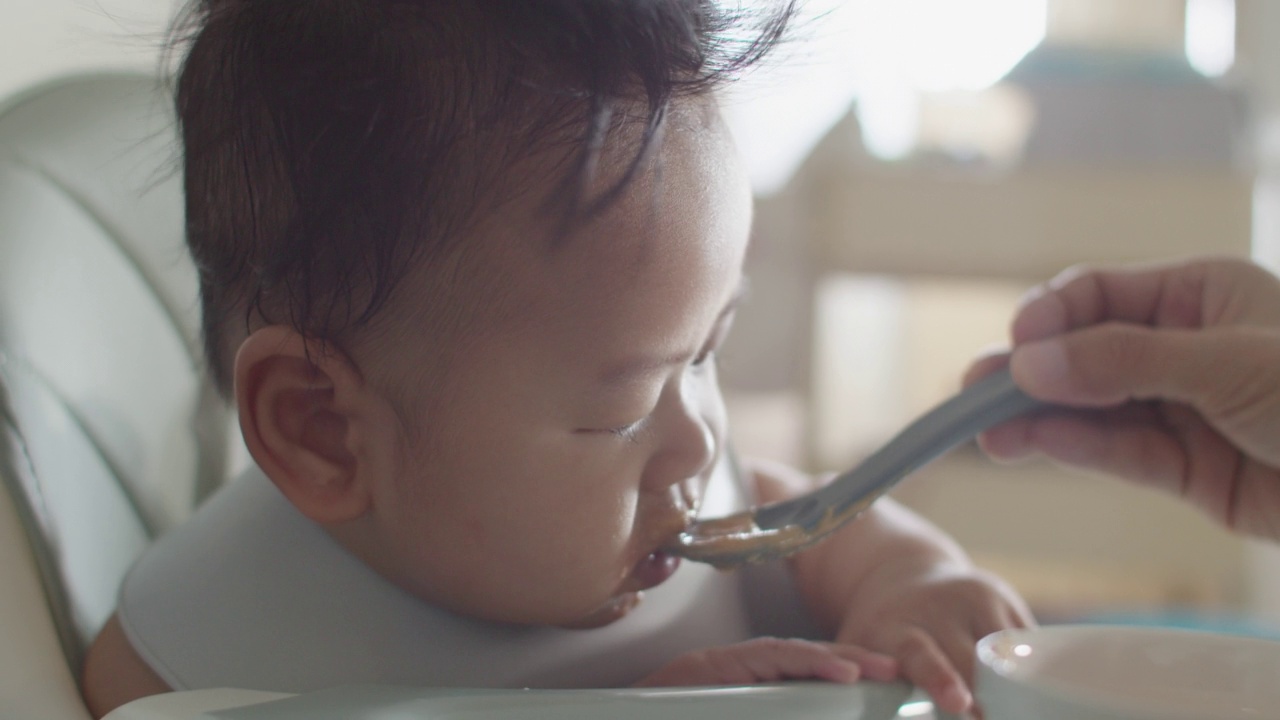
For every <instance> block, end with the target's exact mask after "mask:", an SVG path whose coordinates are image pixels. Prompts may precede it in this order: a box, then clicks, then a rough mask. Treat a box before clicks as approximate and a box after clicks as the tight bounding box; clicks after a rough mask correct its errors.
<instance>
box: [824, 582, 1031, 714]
mask: <svg viewBox="0 0 1280 720" xmlns="http://www.w3.org/2000/svg"><path fill="white" fill-rule="evenodd" d="M890 565H891V564H890ZM877 574H879V575H882V577H875V578H868V582H870V583H872V584H873V586H874V589H875V591H874V592H862V593H860V594H859V602H857V603H855V606H854V607H853V608H852V609H851V610H850V612H849V613H848V614H847V615H846V616H845V619H844V622H843V623H842V624H841V627H840V632H839V634H838V636H837V639H838V640H839V641H840V642H848V643H857V644H858V645H861V646H862V647H866V648H869V649H870V650H873V651H878V652H882V653H886V654H888V655H890V656H891V657H893V658H895V659H896V660H897V661H898V664H899V667H900V668H901V669H902V675H903V676H904V677H905V679H907V680H909V681H910V682H911V683H913V684H914V685H916V687H919V688H921V689H922V690H924V691H925V692H927V693H928V694H929V696H930V697H931V698H933V702H934V703H935V704H936V705H937V706H938V707H939V708H941V709H942V710H944V711H946V712H950V713H956V714H959V713H962V712H965V711H968V710H969V709H970V708H971V706H972V704H973V695H972V692H971V690H970V688H972V687H973V666H974V660H975V652H974V646H975V644H976V643H977V641H978V640H980V639H981V638H982V637H984V636H986V635H988V634H990V633H993V632H996V631H998V630H1003V629H1006V628H1017V627H1028V626H1031V625H1034V624H1035V621H1034V620H1033V619H1032V617H1031V612H1030V611H1029V610H1028V609H1027V607H1026V605H1025V604H1024V603H1023V601H1022V599H1021V598H1019V597H1018V595H1017V593H1015V592H1014V591H1013V590H1012V589H1011V588H1010V587H1009V586H1008V585H1006V584H1005V583H1004V582H1003V581H1001V580H1000V579H998V578H996V577H995V576H993V575H990V574H988V573H985V572H983V571H980V570H976V569H973V568H969V567H965V566H962V565H950V564H948V565H945V566H942V567H937V566H935V567H931V568H926V569H923V570H916V571H914V572H912V571H910V570H905V571H904V570H903V569H900V568H888V567H886V568H884V569H882V571H881V572H880V573H877ZM868 589H872V588H870V587H869V588H868Z"/></svg>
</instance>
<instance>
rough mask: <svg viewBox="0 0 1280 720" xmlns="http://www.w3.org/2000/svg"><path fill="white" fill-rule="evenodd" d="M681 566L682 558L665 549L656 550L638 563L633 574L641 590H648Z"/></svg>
mask: <svg viewBox="0 0 1280 720" xmlns="http://www.w3.org/2000/svg"><path fill="white" fill-rule="evenodd" d="M679 567H680V558H678V557H676V556H675V555H672V554H671V553H669V552H667V551H665V550H654V551H653V552H651V553H649V554H648V555H646V556H645V557H644V558H642V559H641V560H640V562H638V563H636V566H635V569H634V570H632V572H631V576H632V577H633V578H635V580H636V582H637V583H638V584H639V585H640V588H639V589H641V590H648V589H649V588H652V587H656V586H658V585H661V584H662V583H664V582H666V581H667V580H669V579H670V578H671V576H672V575H675V574H676V570H677V569H679Z"/></svg>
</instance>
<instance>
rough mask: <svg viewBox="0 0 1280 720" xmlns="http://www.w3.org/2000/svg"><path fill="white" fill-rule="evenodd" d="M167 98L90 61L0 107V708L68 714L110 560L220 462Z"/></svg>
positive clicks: (109, 582) (138, 545) (102, 616)
mask: <svg viewBox="0 0 1280 720" xmlns="http://www.w3.org/2000/svg"><path fill="white" fill-rule="evenodd" d="M168 98H169V93H167V92H166V91H165V89H164V88H163V87H162V86H161V83H160V81H158V80H157V79H155V78H152V77H147V76H138V75H92V76H82V77H75V78H69V79H64V80H60V81H57V82H53V83H50V84H46V85H42V86H40V87H36V88H33V89H31V90H29V91H27V92H25V93H23V94H21V95H20V96H18V97H16V98H13V99H11V100H9V101H7V102H3V103H0V483H2V485H0V487H2V488H3V492H0V573H2V574H3V576H4V580H3V581H0V638H3V642H0V717H5V718H25V719H27V720H39V719H41V718H59V719H62V720H65V719H68V718H83V717H88V713H87V711H86V710H85V708H84V706H83V704H82V703H81V701H80V694H79V691H78V688H77V685H76V678H77V677H78V675H79V668H80V663H81V657H82V654H83V652H84V649H85V647H86V645H87V643H88V642H89V641H90V640H92V638H93V636H94V635H95V634H96V633H97V631H98V630H99V629H100V628H101V626H102V624H103V623H104V622H105V621H106V619H107V618H108V617H109V616H110V614H111V612H112V610H113V609H114V607H115V601H116V592H117V589H118V587H119V585H120V581H121V579H122V578H123V575H124V573H125V571H126V570H127V569H128V567H129V565H130V564H131V563H132V562H133V560H134V559H135V558H136V557H137V555H138V553H139V552H140V551H141V550H142V549H143V548H144V547H145V546H146V544H147V543H148V542H149V541H150V540H151V539H152V538H153V537H154V536H155V535H156V534H157V533H158V532H160V531H163V530H164V529H166V528H168V527H170V526H172V525H174V524H175V523H177V522H178V521H180V520H182V519H183V518H185V517H186V516H187V515H188V514H189V513H190V512H191V510H192V508H193V507H194V506H195V504H196V503H197V501H198V500H199V499H201V498H202V497H203V496H204V495H205V494H207V493H208V492H209V491H210V490H211V489H212V488H213V487H215V486H216V485H217V484H218V483H219V482H221V479H222V478H223V476H224V473H225V457H226V435H227V433H226V430H227V427H228V411H227V408H226V407H225V406H224V404H223V403H222V402H221V401H220V400H219V399H218V397H217V395H216V393H215V392H214V390H213V388H212V387H211V386H210V383H209V382H208V381H206V380H205V376H204V374H203V373H202V371H201V353H200V344H199V339H198V334H199V320H198V305H197V283H196V275H195V272H194V269H193V267H192V266H191V263H190V261H189V260H188V258H187V255H186V250H185V248H184V245H183V239H182V234H183V227H182V199H181V185H180V173H179V171H178V170H179V169H178V167H177V162H178V152H177V147H176V142H175V138H176V136H175V123H174V119H173V114H172V111H171V110H170V107H169V105H170V101H169V99H168Z"/></svg>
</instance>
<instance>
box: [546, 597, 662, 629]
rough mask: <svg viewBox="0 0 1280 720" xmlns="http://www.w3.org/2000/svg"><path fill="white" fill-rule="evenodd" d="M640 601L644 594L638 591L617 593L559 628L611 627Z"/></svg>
mask: <svg viewBox="0 0 1280 720" xmlns="http://www.w3.org/2000/svg"><path fill="white" fill-rule="evenodd" d="M642 600H644V592H643V591H640V590H636V591H634V592H624V593H619V594H618V595H615V596H613V597H611V598H609V600H608V602H606V603H605V604H604V605H601V606H600V607H598V608H596V609H595V610H592V611H591V612H590V613H588V614H586V615H585V616H583V617H580V618H578V619H577V620H573V621H570V622H567V623H561V624H560V627H562V628H565V629H566V630H592V629H595V628H601V627H604V626H606V625H611V624H613V623H615V622H617V621H619V620H621V619H622V618H624V617H626V616H627V615H629V614H630V613H631V611H632V610H635V609H636V607H637V606H639V605H640V601H642Z"/></svg>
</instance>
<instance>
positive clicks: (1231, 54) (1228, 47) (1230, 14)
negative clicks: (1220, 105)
mask: <svg viewBox="0 0 1280 720" xmlns="http://www.w3.org/2000/svg"><path fill="white" fill-rule="evenodd" d="M1186 39H1187V62H1189V63H1191V67H1193V68H1195V69H1196V70H1197V71H1199V72H1200V74H1201V75H1204V76H1206V77H1219V76H1221V75H1223V74H1225V73H1226V72H1227V71H1228V70H1230V69H1231V66H1232V65H1233V64H1235V61H1236V3H1235V0H1187V32H1186Z"/></svg>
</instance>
